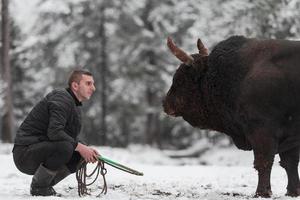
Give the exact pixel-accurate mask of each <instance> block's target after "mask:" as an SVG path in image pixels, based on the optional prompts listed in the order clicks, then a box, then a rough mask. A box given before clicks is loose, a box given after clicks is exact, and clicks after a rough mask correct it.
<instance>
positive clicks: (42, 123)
mask: <svg viewBox="0 0 300 200" xmlns="http://www.w3.org/2000/svg"><path fill="white" fill-rule="evenodd" d="M79 106H81V102H79V101H78V100H77V98H76V96H75V95H74V93H73V92H72V91H71V90H70V89H69V88H68V89H56V90H53V91H52V92H50V93H49V94H47V95H46V97H44V98H43V99H42V100H41V101H40V102H39V103H38V104H37V105H36V106H34V108H33V109H32V110H31V111H30V113H29V114H28V116H27V117H26V118H25V120H24V121H23V123H22V124H21V126H20V127H19V129H18V131H17V134H16V138H15V144H16V145H30V144H34V143H37V142H41V141H69V142H71V143H72V145H73V146H74V149H75V148H76V146H77V143H78V140H77V136H78V134H79V132H80V129H81V111H80V107H79Z"/></svg>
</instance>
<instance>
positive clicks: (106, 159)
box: [98, 156, 144, 176]
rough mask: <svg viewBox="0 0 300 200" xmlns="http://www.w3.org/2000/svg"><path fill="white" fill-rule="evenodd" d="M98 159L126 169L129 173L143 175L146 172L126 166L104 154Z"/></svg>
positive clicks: (123, 169)
mask: <svg viewBox="0 0 300 200" xmlns="http://www.w3.org/2000/svg"><path fill="white" fill-rule="evenodd" d="M98 159H99V160H101V161H103V162H105V163H106V164H108V165H110V166H112V167H114V168H117V169H120V170H122V171H125V172H127V173H130V174H134V175H137V176H143V175H144V173H142V172H139V171H137V170H134V169H131V168H129V167H127V166H125V165H122V164H120V163H117V162H116V161H113V160H110V159H108V158H105V157H103V156H99V157H98Z"/></svg>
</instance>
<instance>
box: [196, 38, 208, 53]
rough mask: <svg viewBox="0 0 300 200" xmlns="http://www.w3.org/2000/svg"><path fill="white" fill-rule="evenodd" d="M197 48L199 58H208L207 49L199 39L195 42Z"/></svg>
mask: <svg viewBox="0 0 300 200" xmlns="http://www.w3.org/2000/svg"><path fill="white" fill-rule="evenodd" d="M197 47H198V50H199V54H200V55H201V56H208V49H207V48H206V47H205V46H204V44H203V43H202V41H201V40H200V39H198V41H197Z"/></svg>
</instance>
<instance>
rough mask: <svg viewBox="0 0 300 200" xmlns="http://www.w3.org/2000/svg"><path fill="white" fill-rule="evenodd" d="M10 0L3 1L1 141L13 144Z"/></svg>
mask: <svg viewBox="0 0 300 200" xmlns="http://www.w3.org/2000/svg"><path fill="white" fill-rule="evenodd" d="M8 3H9V2H8V0H2V13H1V14H2V52H1V54H2V59H1V62H2V63H1V64H2V78H3V80H4V83H5V85H6V86H5V89H4V91H5V93H4V114H3V116H2V127H1V133H2V134H1V139H2V141H3V142H12V136H13V127H14V117H13V104H12V81H11V72H10V57H9V43H10V37H9V12H8V11H9V10H8Z"/></svg>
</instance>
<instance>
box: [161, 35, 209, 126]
mask: <svg viewBox="0 0 300 200" xmlns="http://www.w3.org/2000/svg"><path fill="white" fill-rule="evenodd" d="M167 45H168V47H169V49H170V50H171V52H172V53H173V54H174V55H175V56H176V57H177V58H178V59H179V60H180V61H181V62H182V63H181V65H180V66H179V68H178V69H177V71H176V73H175V75H174V77H173V83H172V86H171V88H170V89H169V91H168V93H167V96H166V98H165V99H164V101H163V107H164V111H165V113H166V114H168V115H170V116H174V117H177V116H182V117H183V118H184V119H185V120H187V121H188V122H189V123H191V124H192V125H193V126H195V125H196V124H195V121H194V120H193V119H191V116H192V115H194V116H195V115H199V114H201V113H199V112H200V111H199V106H200V105H199V104H201V102H199V101H200V99H199V98H200V89H199V88H200V81H201V80H200V79H201V77H202V76H203V73H204V71H205V70H206V68H207V58H208V51H207V49H206V48H205V47H204V45H203V44H202V42H201V40H200V39H198V42H197V46H198V50H199V53H196V54H192V55H188V54H187V53H185V52H184V51H183V50H182V49H180V48H178V47H177V46H176V45H175V44H174V42H173V41H172V39H171V38H168V42H167ZM195 117H199V116H195ZM193 121H194V122H193Z"/></svg>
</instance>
